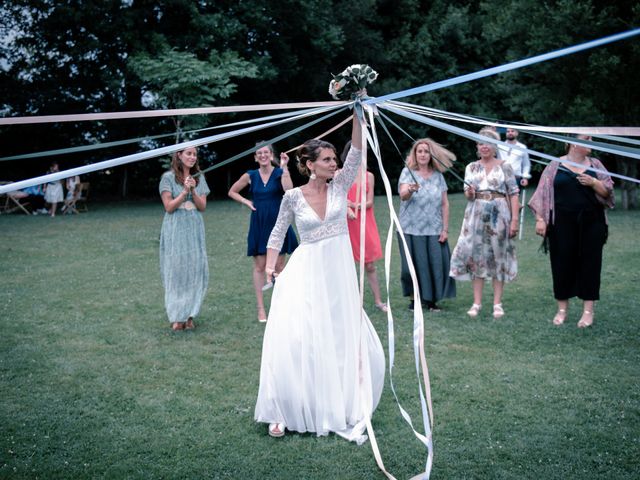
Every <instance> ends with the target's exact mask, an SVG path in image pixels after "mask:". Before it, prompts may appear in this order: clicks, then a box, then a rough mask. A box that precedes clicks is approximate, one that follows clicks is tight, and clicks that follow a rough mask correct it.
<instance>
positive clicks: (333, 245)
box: [255, 148, 385, 444]
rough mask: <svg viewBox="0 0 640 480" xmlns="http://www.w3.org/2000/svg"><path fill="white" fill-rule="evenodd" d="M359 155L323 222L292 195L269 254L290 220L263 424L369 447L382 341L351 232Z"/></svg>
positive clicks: (269, 340) (266, 348)
mask: <svg viewBox="0 0 640 480" xmlns="http://www.w3.org/2000/svg"><path fill="white" fill-rule="evenodd" d="M361 157H362V153H361V151H360V150H357V149H354V148H352V149H351V150H350V152H349V155H348V156H347V159H346V161H345V164H344V167H343V168H342V170H341V171H339V172H338V173H337V174H336V176H335V178H334V179H333V181H332V182H331V183H330V184H329V186H328V191H327V205H326V215H325V218H324V220H322V219H320V218H319V216H318V215H317V214H316V212H315V211H314V210H313V209H312V208H311V207H310V206H309V204H308V203H307V201H306V200H305V198H304V196H303V194H302V192H301V191H300V189H299V188H293V189H291V190H289V191H287V192H286V193H285V195H284V198H283V200H282V204H281V207H280V212H279V214H278V220H277V222H276V225H275V227H274V228H273V231H272V233H271V237H270V238H269V243H268V248H273V249H275V250H277V251H280V248H281V245H282V242H283V240H284V236H285V233H286V231H287V227H288V226H289V225H290V223H291V222H292V220H294V219H295V223H296V226H297V229H298V234H299V235H300V240H301V242H300V246H299V247H298V248H297V249H296V250H295V251H294V252H293V254H292V255H291V258H290V259H289V262H288V263H287V266H286V267H285V269H284V270H283V271H282V273H281V274H280V275H279V276H278V277H277V279H276V282H275V287H274V291H273V297H272V300H271V309H270V311H269V318H268V321H267V325H266V330H265V334H264V341H263V346H262V364H261V369H260V389H259V392H258V400H257V403H256V409H255V419H256V420H257V421H258V422H266V423H284V425H285V427H286V428H287V429H288V430H294V431H297V432H315V433H316V434H317V435H327V434H328V433H329V432H335V433H337V434H339V435H341V436H343V437H345V438H347V439H348V440H352V441H355V442H357V443H358V444H361V443H363V442H364V441H366V440H367V436H366V435H364V431H365V419H366V416H369V417H370V416H371V414H372V413H373V411H374V410H375V408H376V406H377V405H378V402H379V401H380V395H381V393H382V387H383V384H384V371H385V358H384V352H383V350H382V345H381V343H380V339H379V338H378V335H377V334H376V331H375V329H374V328H373V325H372V324H371V322H370V321H369V318H368V317H367V315H366V314H365V313H364V311H362V309H361V308H360V294H359V289H358V282H357V276H356V269H355V265H354V260H353V253H352V250H351V244H350V242H349V233H348V230H347V210H346V209H347V191H348V189H349V187H350V186H351V184H352V183H353V181H354V179H355V176H356V174H357V171H358V168H359V165H360V160H361Z"/></svg>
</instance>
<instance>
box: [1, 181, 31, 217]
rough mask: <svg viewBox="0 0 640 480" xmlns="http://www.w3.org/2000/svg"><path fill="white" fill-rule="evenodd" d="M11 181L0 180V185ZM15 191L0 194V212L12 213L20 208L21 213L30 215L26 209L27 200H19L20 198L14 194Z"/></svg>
mask: <svg viewBox="0 0 640 480" xmlns="http://www.w3.org/2000/svg"><path fill="white" fill-rule="evenodd" d="M9 183H11V182H0V185H8V184H9ZM15 193H17V192H9V193H3V194H2V195H1V196H0V213H13V212H15V211H16V210H22V212H23V213H26V214H27V215H31V212H29V210H27V205H29V202H24V203H23V202H21V201H20V200H21V198H22V197H20V196H18V195H15Z"/></svg>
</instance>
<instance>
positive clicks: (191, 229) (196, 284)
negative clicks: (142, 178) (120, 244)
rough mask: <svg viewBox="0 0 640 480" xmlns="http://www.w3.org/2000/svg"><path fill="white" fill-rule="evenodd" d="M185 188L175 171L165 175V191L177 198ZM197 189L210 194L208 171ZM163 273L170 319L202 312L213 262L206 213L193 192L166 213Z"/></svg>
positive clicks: (162, 238)
mask: <svg viewBox="0 0 640 480" xmlns="http://www.w3.org/2000/svg"><path fill="white" fill-rule="evenodd" d="M182 189H183V186H182V185H179V184H178V183H176V180H175V174H174V173H173V172H171V171H169V172H165V173H164V174H163V175H162V178H161V179H160V194H161V195H162V192H171V197H172V198H176V197H177V196H178V195H179V194H180V192H181V191H182ZM196 193H197V194H198V195H208V194H209V186H208V185H207V181H206V180H205V178H204V175H201V176H200V177H199V182H198V185H197V186H196ZM160 274H161V276H162V284H163V286H164V303H165V308H166V309H167V316H168V317H169V322H171V323H174V322H186V321H187V319H188V318H189V317H195V316H196V315H198V313H200V306H201V305H202V300H203V299H204V296H205V293H206V291H207V285H208V283H209V265H208V263H207V249H206V245H205V239H204V222H203V220H202V214H201V213H200V211H199V210H198V209H197V208H196V206H195V204H194V203H193V198H192V197H191V194H189V195H188V196H187V198H186V199H185V201H184V202H183V203H182V205H180V207H179V208H177V209H176V210H175V211H174V212H173V213H165V215H164V220H163V222H162V230H161V232H160Z"/></svg>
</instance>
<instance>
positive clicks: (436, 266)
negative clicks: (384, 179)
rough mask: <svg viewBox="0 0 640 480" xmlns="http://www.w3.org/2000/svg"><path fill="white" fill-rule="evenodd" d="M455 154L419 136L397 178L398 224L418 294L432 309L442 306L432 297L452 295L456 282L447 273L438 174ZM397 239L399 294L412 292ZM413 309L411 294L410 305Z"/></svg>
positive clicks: (443, 193) (443, 197)
mask: <svg viewBox="0 0 640 480" xmlns="http://www.w3.org/2000/svg"><path fill="white" fill-rule="evenodd" d="M455 159H456V156H455V155H454V154H453V153H452V152H450V151H449V150H447V149H446V148H444V147H443V146H442V145H440V144H438V143H436V142H435V141H433V140H432V139H430V138H423V139H420V140H417V141H416V142H415V143H414V144H413V146H412V147H411V151H410V152H409V155H408V157H407V162H406V167H405V168H403V169H402V173H401V174H400V179H399V180H398V193H399V194H400V200H401V202H400V212H399V220H400V226H401V227H402V231H403V232H404V236H405V239H406V241H407V245H408V247H409V253H410V254H411V261H412V263H413V267H414V269H415V272H416V276H417V277H418V278H417V280H418V289H419V292H420V299H421V301H422V304H423V305H425V306H426V307H427V308H429V310H430V311H432V312H437V311H440V307H439V306H438V304H437V303H436V302H438V301H440V300H441V299H443V298H454V297H455V296H456V284H455V281H454V280H453V279H452V278H451V277H450V276H449V261H450V258H451V251H450V250H449V242H448V241H447V239H448V238H449V198H448V196H447V183H446V182H445V180H444V176H443V175H442V172H445V171H446V170H447V169H448V168H449V167H451V165H452V164H453V161H455ZM399 242H400V257H401V259H402V267H401V274H400V281H401V283H402V293H403V294H404V295H405V296H413V281H412V280H411V274H410V272H409V265H408V263H407V258H406V256H405V252H404V247H403V244H402V243H401V240H399ZM413 308H414V304H413V299H412V300H411V302H410V303H409V309H410V310H413Z"/></svg>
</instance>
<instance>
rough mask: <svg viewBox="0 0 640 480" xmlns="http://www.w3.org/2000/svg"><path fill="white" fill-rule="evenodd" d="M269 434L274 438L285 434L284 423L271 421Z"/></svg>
mask: <svg viewBox="0 0 640 480" xmlns="http://www.w3.org/2000/svg"><path fill="white" fill-rule="evenodd" d="M269 435H271V436H272V437H274V438H279V437H283V436H284V423H270V424H269Z"/></svg>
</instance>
